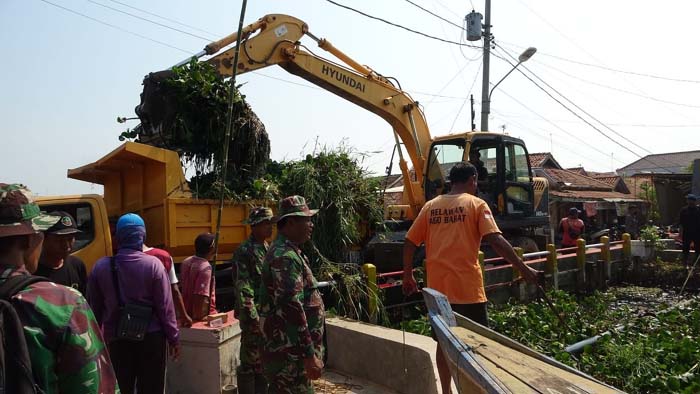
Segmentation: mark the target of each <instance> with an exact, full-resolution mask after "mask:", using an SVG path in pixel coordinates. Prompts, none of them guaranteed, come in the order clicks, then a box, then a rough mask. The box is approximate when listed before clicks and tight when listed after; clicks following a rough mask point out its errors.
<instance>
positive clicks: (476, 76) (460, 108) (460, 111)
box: [450, 65, 481, 133]
mask: <svg viewBox="0 0 700 394" xmlns="http://www.w3.org/2000/svg"><path fill="white" fill-rule="evenodd" d="M480 72H481V65H479V69H478V70H476V73H475V74H474V80H473V81H472V86H470V87H469V93H467V97H465V98H464V101H462V106H461V107H459V111H457V115H455V119H454V120H453V121H452V125H451V126H450V133H452V130H453V129H454V127H455V123H457V119H458V118H459V115H460V114H461V113H462V109H463V108H464V106H465V105H466V104H467V101H469V95H470V94H471V93H472V90H474V85H476V80H477V79H478V78H479V73H480Z"/></svg>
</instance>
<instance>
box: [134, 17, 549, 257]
mask: <svg viewBox="0 0 700 394" xmlns="http://www.w3.org/2000/svg"><path fill="white" fill-rule="evenodd" d="M304 36H306V37H308V38H310V39H312V40H313V41H315V42H316V43H317V44H318V47H319V48H320V49H322V50H324V51H326V52H327V53H329V54H331V55H333V57H335V59H336V60H329V59H327V58H324V57H322V56H319V55H318V54H316V53H314V52H312V50H311V49H309V48H308V47H306V46H304V45H303V44H302V43H301V42H300V40H301V39H302V37H304ZM238 40H240V53H239V61H238V63H237V64H233V59H234V48H233V47H231V45H232V44H235V43H236V42H237V41H238ZM206 56H209V57H208V58H207V59H206V60H204V61H206V62H208V63H210V64H212V65H214V66H215V67H216V69H217V70H218V72H219V73H220V74H221V75H222V76H227V75H231V74H232V73H233V68H234V67H235V68H236V73H237V74H243V73H246V72H250V71H254V70H258V69H261V68H265V67H268V66H272V65H278V66H280V67H282V68H283V69H285V70H286V71H287V72H289V73H291V74H294V75H297V76H299V77H301V78H303V79H305V80H307V81H309V82H311V83H313V84H314V85H317V86H319V87H321V88H323V89H325V90H328V91H330V92H332V93H334V94H336V95H338V96H340V97H342V98H345V99H346V100H348V101H350V102H352V103H355V104H357V105H359V106H360V107H362V108H364V109H366V110H368V111H370V112H372V113H374V114H377V115H378V116H380V117H381V118H382V119H384V120H386V121H387V122H388V123H389V125H391V128H392V132H393V134H394V137H395V141H396V148H397V152H398V153H399V165H400V168H401V173H402V175H403V199H402V204H399V205H395V206H391V207H390V208H389V209H388V210H387V212H386V215H385V216H386V219H388V220H389V221H393V222H394V223H404V224H407V223H410V221H411V220H412V219H414V218H415V217H416V215H417V214H418V212H419V211H420V209H421V207H422V206H423V204H424V203H425V202H426V201H427V200H430V199H432V198H433V197H435V196H437V195H439V194H441V193H445V192H447V191H448V189H449V182H447V181H446V174H447V173H448V172H449V169H450V168H451V167H452V166H453V165H454V164H456V163H458V162H463V161H468V160H470V159H471V161H472V163H474V164H477V166H478V167H481V168H479V171H480V174H481V176H480V179H479V195H480V197H482V198H483V199H484V200H485V201H487V202H488V203H489V204H490V205H491V207H492V209H493V212H494V213H495V217H496V221H497V223H498V225H499V227H500V228H501V230H502V231H503V232H504V234H505V235H506V236H507V238H509V239H510V240H511V242H513V243H514V244H516V245H519V246H522V247H524V248H525V249H526V250H527V251H535V250H537V248H538V245H544V244H545V242H546V237H547V234H548V232H547V231H546V228H547V227H548V226H549V217H548V209H547V204H548V201H547V183H546V180H544V179H538V178H534V177H533V173H532V169H531V168H530V165H529V160H528V152H527V148H526V147H525V144H524V142H523V141H522V140H520V139H518V138H513V137H510V136H508V135H504V134H500V133H489V132H475V131H470V132H464V133H458V134H451V135H449V136H444V137H431V134H430V131H429V129H428V124H427V122H426V119H425V116H424V115H423V112H422V111H421V109H420V107H419V105H418V102H417V101H415V100H414V99H413V98H412V97H411V96H410V95H409V94H408V93H407V92H405V91H403V90H402V89H401V87H400V85H399V84H398V82H396V81H395V80H394V79H393V78H388V77H385V76H383V75H382V74H381V73H379V72H378V71H376V70H373V69H372V68H370V67H368V66H366V65H362V64H360V63H358V62H357V61H355V60H353V59H352V58H350V57H349V56H348V55H346V54H345V53H343V52H342V51H340V50H338V49H337V48H336V47H334V46H333V45H332V44H331V43H330V42H329V41H328V40H326V39H323V38H318V37H317V36H315V35H314V34H312V33H311V32H310V31H309V26H308V25H307V24H306V23H305V22H303V21H301V20H299V19H297V18H295V17H292V16H288V15H282V14H270V15H266V16H264V17H262V18H260V19H259V20H258V21H256V22H255V23H252V24H250V25H248V26H246V27H245V28H243V30H242V34H241V36H240V37H239V36H238V35H237V33H234V34H231V35H229V36H226V37H224V38H222V39H221V40H219V41H215V42H212V43H210V44H208V45H207V46H206V47H205V48H204V50H202V51H201V52H199V53H198V54H196V55H195V57H196V58H198V59H200V58H204V57H206ZM191 60H192V58H188V59H185V60H183V61H182V62H181V63H179V64H178V66H179V65H183V64H186V63H188V62H190V61H191ZM155 74H158V73H153V74H151V76H154V75H155ZM148 78H149V77H147V79H148ZM145 102H146V100H144V97H142V103H141V105H140V106H139V107H137V113H138V114H139V117H140V118H141V120H142V122H144V120H145V121H146V122H148V117H149V113H148V107H147V106H146V105H145ZM404 150H405V152H406V154H407V155H408V158H409V160H410V162H411V167H409V165H408V163H407V161H406V159H405V157H404V153H403V152H404ZM395 227H396V228H398V229H400V228H401V226H395ZM405 228H406V226H403V229H405Z"/></svg>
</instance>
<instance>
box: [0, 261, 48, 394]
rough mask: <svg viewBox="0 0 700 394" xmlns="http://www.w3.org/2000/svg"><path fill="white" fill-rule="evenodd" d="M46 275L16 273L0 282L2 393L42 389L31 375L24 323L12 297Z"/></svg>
mask: <svg viewBox="0 0 700 394" xmlns="http://www.w3.org/2000/svg"><path fill="white" fill-rule="evenodd" d="M43 281H47V279H46V278H42V277H39V276H30V275H17V276H11V277H9V278H7V279H6V280H5V281H4V282H2V283H0V394H37V393H41V392H42V390H41V389H40V388H39V386H37V384H36V383H35V381H34V376H33V375H32V363H31V359H30V358H29V349H28V348H27V341H26V340H25V338H24V329H23V324H22V322H21V321H20V319H19V315H17V311H15V308H14V306H13V305H12V303H10V301H9V300H10V298H12V297H13V296H14V295H15V294H17V293H18V292H20V291H21V290H24V289H25V288H26V287H27V286H29V285H30V284H32V283H36V282H43Z"/></svg>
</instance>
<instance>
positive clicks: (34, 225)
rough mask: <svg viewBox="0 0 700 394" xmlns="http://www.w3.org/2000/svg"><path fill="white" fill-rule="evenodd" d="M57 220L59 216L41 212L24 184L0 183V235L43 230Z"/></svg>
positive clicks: (26, 233)
mask: <svg viewBox="0 0 700 394" xmlns="http://www.w3.org/2000/svg"><path fill="white" fill-rule="evenodd" d="M59 220H61V217H60V216H51V215H46V214H45V213H42V212H41V209H40V208H39V206H38V205H37V204H36V203H34V200H33V198H32V192H31V191H30V190H29V189H28V188H27V187H26V186H24V185H21V184H18V183H13V184H7V183H0V237H11V236H14V235H28V234H33V233H35V232H37V231H45V230H47V229H49V228H51V226H53V225H54V224H56V223H58V221H59Z"/></svg>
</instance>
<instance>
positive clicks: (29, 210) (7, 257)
mask: <svg viewBox="0 0 700 394" xmlns="http://www.w3.org/2000/svg"><path fill="white" fill-rule="evenodd" d="M60 220H61V216H49V215H44V214H42V213H41V211H40V208H39V206H38V205H36V204H35V203H34V202H33V200H32V194H31V192H30V191H29V189H27V188H26V187H25V186H23V185H20V184H6V183H0V262H2V263H0V293H2V294H3V296H2V301H0V303H1V304H2V308H0V315H2V322H3V325H2V330H1V331H0V337H1V338H2V341H0V348H1V349H2V354H3V355H4V356H3V357H2V359H0V364H2V367H3V369H2V372H3V376H2V381H0V392H4V393H8V394H10V393H11V394H24V393H35V392H36V391H35V390H36V389H37V388H38V389H40V390H41V392H42V393H46V394H54V393H78V394H88V393H90V394H98V393H99V394H104V393H118V392H119V388H118V386H117V379H116V377H115V374H114V370H113V369H112V363H111V361H110V358H109V355H108V354H107V348H106V346H105V343H104V340H103V339H102V334H101V332H100V329H99V326H98V324H97V320H96V319H95V315H94V314H93V313H92V310H91V309H90V306H89V305H88V303H87V301H86V300H85V298H83V296H82V295H81V294H80V293H79V292H78V291H77V290H75V289H72V288H69V287H65V286H62V285H56V284H54V283H50V282H49V281H47V280H46V279H44V278H38V277H32V276H31V273H32V272H35V271H36V269H37V265H38V261H39V255H40V253H41V250H42V243H43V239H44V235H43V233H41V231H45V230H47V229H49V228H51V227H52V226H54V225H55V224H56V223H58V222H59V221H60ZM37 280H38V281H37ZM12 288H14V289H15V290H14V291H11V289H12ZM10 310H12V312H11V311H10ZM15 313H16V314H15ZM13 317H14V318H15V319H16V318H17V317H18V318H19V323H20V327H19V328H20V329H19V330H12V328H14V326H13V325H12V324H11V322H13V321H15V322H16V320H13ZM18 363H22V364H18ZM13 365H14V366H15V367H17V368H15V369H14V370H13V368H12V366H13ZM19 365H21V366H22V367H21V368H19ZM5 374H7V375H5Z"/></svg>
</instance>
